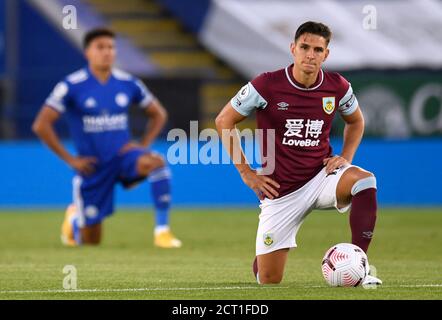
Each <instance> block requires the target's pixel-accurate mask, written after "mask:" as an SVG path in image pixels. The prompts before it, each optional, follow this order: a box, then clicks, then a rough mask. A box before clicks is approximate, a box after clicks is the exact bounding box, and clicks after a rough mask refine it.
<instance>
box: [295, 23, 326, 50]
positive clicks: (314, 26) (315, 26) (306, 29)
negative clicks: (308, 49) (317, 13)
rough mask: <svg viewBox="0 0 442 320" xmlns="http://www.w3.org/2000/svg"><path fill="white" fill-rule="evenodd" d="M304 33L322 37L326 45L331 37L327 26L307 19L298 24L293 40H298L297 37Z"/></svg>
mask: <svg viewBox="0 0 442 320" xmlns="http://www.w3.org/2000/svg"><path fill="white" fill-rule="evenodd" d="M304 33H311V34H316V35H318V36H321V37H323V38H324V39H325V40H326V42H327V45H328V44H329V42H330V39H331V37H332V32H331V30H330V28H329V27H328V26H326V25H325V24H323V23H320V22H314V21H307V22H304V23H303V24H301V25H300V26H299V28H298V30H296V34H295V42H296V41H298V39H299V37H300V36H302V35H303V34H304Z"/></svg>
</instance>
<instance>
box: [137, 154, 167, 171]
mask: <svg viewBox="0 0 442 320" xmlns="http://www.w3.org/2000/svg"><path fill="white" fill-rule="evenodd" d="M165 165H166V161H165V160H164V158H163V157H162V156H161V155H159V154H155V153H153V154H147V155H144V156H142V157H141V158H140V159H139V161H138V166H137V167H138V168H137V169H138V174H140V175H145V176H147V175H149V173H150V172H152V171H153V170H155V169H158V168H162V167H164V166H165Z"/></svg>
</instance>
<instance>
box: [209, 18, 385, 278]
mask: <svg viewBox="0 0 442 320" xmlns="http://www.w3.org/2000/svg"><path fill="white" fill-rule="evenodd" d="M330 39H331V31H330V29H329V28H328V27H327V26H326V25H324V24H322V23H317V22H311V21H309V22H306V23H304V24H302V25H301V26H300V27H299V28H298V30H297V31H296V34H295V39H294V42H293V43H291V44H290V51H291V53H292V56H293V58H294V63H293V64H292V65H290V66H288V67H286V68H285V69H281V70H278V71H274V72H266V73H263V74H261V75H259V76H258V77H257V78H255V79H253V80H252V81H251V82H249V83H248V84H246V85H245V86H244V87H243V88H241V90H240V91H239V92H238V94H237V95H236V96H235V97H234V98H233V99H232V100H231V101H230V102H229V103H227V105H226V106H225V107H224V108H223V110H222V111H221V112H220V114H219V115H218V116H217V118H216V126H217V130H218V133H219V134H220V136H221V137H222V139H223V144H224V145H225V146H228V147H227V148H226V149H227V152H228V153H229V154H230V156H231V157H233V155H235V154H240V155H241V159H240V160H241V161H234V163H235V166H236V168H237V169H238V171H239V173H240V175H241V177H242V179H243V181H244V183H245V184H246V185H247V186H249V187H250V188H251V189H252V190H254V191H255V193H256V194H257V196H258V197H259V199H260V201H261V204H260V208H261V213H260V216H259V226H258V231H257V236H256V258H255V261H254V263H253V272H254V274H255V276H256V280H257V281H258V283H261V284H268V283H279V282H281V280H282V277H283V273H284V266H285V264H286V260H287V254H288V252H289V249H290V248H294V247H296V234H297V232H298V230H299V228H300V226H301V224H302V222H303V221H304V219H305V218H306V217H307V215H308V214H309V213H310V212H311V211H312V210H314V209H328V208H336V209H337V210H338V211H339V212H346V211H347V210H348V209H349V208H350V207H351V211H350V227H351V232H352V243H353V244H355V245H357V246H359V247H360V248H362V250H364V252H367V250H368V247H369V245H370V241H371V239H372V236H373V231H374V227H375V222H376V210H377V200H376V178H375V176H374V175H373V174H372V173H371V172H368V171H366V170H364V169H362V168H360V167H358V166H355V165H353V164H352V160H353V157H354V155H355V152H356V149H357V148H358V146H359V143H360V141H361V138H362V135H363V132H364V118H363V116H362V113H361V110H360V108H359V106H358V101H357V99H356V97H355V95H354V94H353V90H352V87H351V85H350V83H349V82H348V81H347V80H346V79H344V78H343V77H342V76H341V75H340V74H338V73H335V72H326V71H323V70H322V69H321V66H322V64H323V62H324V61H325V60H326V59H327V56H328V55H329V49H328V44H329V42H330ZM252 111H255V112H256V118H257V127H258V128H259V129H262V130H264V134H263V136H264V137H266V136H267V134H266V132H265V131H266V130H274V132H275V141H274V143H275V146H274V150H275V159H274V161H275V163H274V170H273V172H272V173H269V174H266V175H260V174H258V173H257V172H256V171H254V170H252V169H251V168H250V166H249V165H248V164H247V161H246V159H245V156H244V154H243V153H242V150H238V149H240V148H241V146H240V142H239V141H238V137H237V135H233V134H227V135H226V134H224V135H223V131H224V133H226V132H229V131H231V130H236V129H235V125H236V124H237V123H239V122H241V121H242V120H244V119H245V118H246V117H247V116H248V115H250V114H251V112H252ZM337 112H338V113H339V114H340V115H341V117H342V118H343V120H344V121H345V129H344V143H343V147H342V152H341V154H340V155H334V154H333V153H332V148H331V146H330V142H329V136H330V130H331V126H332V122H333V119H334V117H335V114H336V113H337ZM267 143H273V142H271V141H265V140H264V143H263V146H261V150H262V155H265V154H267V149H268V146H267ZM235 148H238V149H236V150H235ZM364 283H374V284H381V283H382V282H381V281H380V280H379V279H377V278H375V277H374V276H371V275H368V276H367V277H366V278H365V279H364Z"/></svg>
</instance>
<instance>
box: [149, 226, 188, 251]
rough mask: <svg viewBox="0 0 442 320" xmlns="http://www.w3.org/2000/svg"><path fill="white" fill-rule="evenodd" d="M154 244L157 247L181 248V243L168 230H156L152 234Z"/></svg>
mask: <svg viewBox="0 0 442 320" xmlns="http://www.w3.org/2000/svg"><path fill="white" fill-rule="evenodd" d="M154 240H155V241H154V244H155V246H156V247H159V248H181V246H182V243H181V241H180V240H178V239H177V238H175V236H174V235H173V234H172V232H171V231H170V230H164V231H161V232H158V233H156V234H155V236H154Z"/></svg>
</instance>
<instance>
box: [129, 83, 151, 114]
mask: <svg viewBox="0 0 442 320" xmlns="http://www.w3.org/2000/svg"><path fill="white" fill-rule="evenodd" d="M134 83H135V94H134V96H133V100H132V102H133V103H134V104H137V105H139V106H140V107H141V108H147V107H148V106H149V105H150V104H151V103H152V101H153V100H154V96H153V94H152V93H151V92H150V91H149V89H147V87H146V86H145V85H144V83H143V82H142V81H141V80H139V79H136V80H135V81H134Z"/></svg>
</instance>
